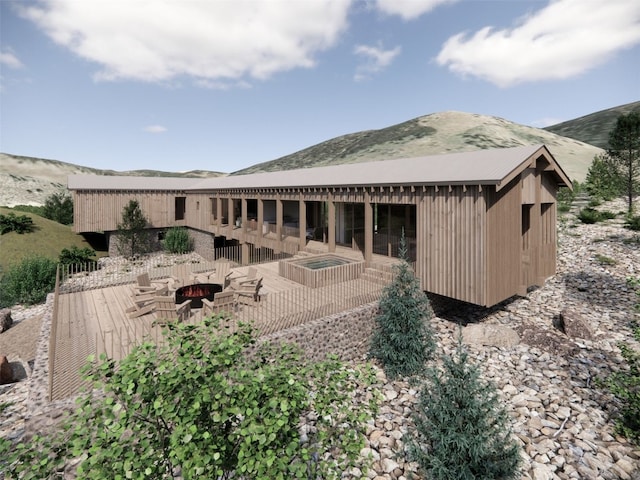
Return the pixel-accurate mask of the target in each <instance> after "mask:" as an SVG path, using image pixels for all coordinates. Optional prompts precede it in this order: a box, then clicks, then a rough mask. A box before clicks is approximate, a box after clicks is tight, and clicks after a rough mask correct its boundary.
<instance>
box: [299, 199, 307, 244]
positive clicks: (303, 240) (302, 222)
mask: <svg viewBox="0 0 640 480" xmlns="http://www.w3.org/2000/svg"><path fill="white" fill-rule="evenodd" d="M298 226H299V227H300V233H299V235H300V250H303V249H304V248H305V247H306V246H307V202H305V201H304V198H303V196H302V192H300V200H299V214H298Z"/></svg>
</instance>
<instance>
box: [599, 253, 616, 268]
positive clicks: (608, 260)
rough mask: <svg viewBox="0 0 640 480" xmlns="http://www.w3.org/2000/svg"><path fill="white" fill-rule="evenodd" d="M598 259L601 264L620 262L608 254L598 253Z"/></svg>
mask: <svg viewBox="0 0 640 480" xmlns="http://www.w3.org/2000/svg"><path fill="white" fill-rule="evenodd" d="M596 260H597V261H598V263H600V264H601V265H616V264H617V263H618V262H617V261H616V260H615V259H614V258H611V257H607V256H606V255H600V254H597V255H596Z"/></svg>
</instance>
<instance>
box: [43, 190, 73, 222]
mask: <svg viewBox="0 0 640 480" xmlns="http://www.w3.org/2000/svg"><path fill="white" fill-rule="evenodd" d="M42 212H43V216H44V217H45V218H48V219H49V220H54V221H56V222H58V223H61V224H63V225H71V224H72V223H73V200H72V199H71V197H70V196H69V195H67V194H66V193H64V192H59V193H54V194H51V195H49V196H48V197H47V198H46V200H45V202H44V207H43V208H42Z"/></svg>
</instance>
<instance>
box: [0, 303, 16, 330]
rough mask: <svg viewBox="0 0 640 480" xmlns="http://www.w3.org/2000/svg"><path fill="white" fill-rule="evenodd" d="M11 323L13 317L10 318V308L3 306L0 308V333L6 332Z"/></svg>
mask: <svg viewBox="0 0 640 480" xmlns="http://www.w3.org/2000/svg"><path fill="white" fill-rule="evenodd" d="M11 325H13V319H12V318H11V310H9V309H8V308H3V309H2V310H0V333H2V332H6V331H7V330H9V329H10V328H11Z"/></svg>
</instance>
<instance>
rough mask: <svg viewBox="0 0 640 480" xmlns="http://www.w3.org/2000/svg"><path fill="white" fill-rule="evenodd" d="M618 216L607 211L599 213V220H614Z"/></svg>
mask: <svg viewBox="0 0 640 480" xmlns="http://www.w3.org/2000/svg"><path fill="white" fill-rule="evenodd" d="M617 216H618V215H617V214H616V213H614V212H611V211H609V210H602V211H600V219H601V220H611V219H612V218H616V217H617Z"/></svg>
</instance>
